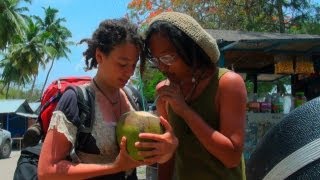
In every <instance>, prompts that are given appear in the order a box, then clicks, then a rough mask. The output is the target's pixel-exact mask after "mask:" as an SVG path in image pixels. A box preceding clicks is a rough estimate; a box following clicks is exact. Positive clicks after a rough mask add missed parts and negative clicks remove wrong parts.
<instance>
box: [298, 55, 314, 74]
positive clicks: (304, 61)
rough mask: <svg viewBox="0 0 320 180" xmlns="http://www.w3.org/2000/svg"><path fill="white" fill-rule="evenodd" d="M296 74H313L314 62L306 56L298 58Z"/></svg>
mask: <svg viewBox="0 0 320 180" xmlns="http://www.w3.org/2000/svg"><path fill="white" fill-rule="evenodd" d="M295 73H297V74H312V73H314V67H313V62H312V61H311V60H310V59H309V58H307V57H304V56H299V57H297V58H296V68H295Z"/></svg>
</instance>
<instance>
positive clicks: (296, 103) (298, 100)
mask: <svg viewBox="0 0 320 180" xmlns="http://www.w3.org/2000/svg"><path fill="white" fill-rule="evenodd" d="M305 102H307V98H306V96H304V92H297V93H296V97H295V99H294V106H295V107H296V108H297V107H299V106H301V105H302V104H304V103H305Z"/></svg>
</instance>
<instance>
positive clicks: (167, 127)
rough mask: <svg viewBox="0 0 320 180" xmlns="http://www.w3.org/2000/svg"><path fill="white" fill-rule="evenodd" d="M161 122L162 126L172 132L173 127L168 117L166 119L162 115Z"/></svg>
mask: <svg viewBox="0 0 320 180" xmlns="http://www.w3.org/2000/svg"><path fill="white" fill-rule="evenodd" d="M160 123H161V124H162V126H163V127H164V129H165V130H166V131H169V132H172V127H171V125H170V123H169V122H168V121H167V120H166V119H164V118H163V117H162V116H160Z"/></svg>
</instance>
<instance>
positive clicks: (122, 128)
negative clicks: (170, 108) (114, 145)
mask: <svg viewBox="0 0 320 180" xmlns="http://www.w3.org/2000/svg"><path fill="white" fill-rule="evenodd" d="M116 132H117V140H118V143H119V144H120V148H121V151H123V147H126V150H127V151H128V154H129V155H130V156H131V157H132V158H133V159H135V160H139V161H143V162H144V163H147V164H154V163H163V162H166V161H167V160H169V159H170V157H171V156H172V155H173V153H174V151H175V149H176V147H177V145H178V140H177V138H176V137H175V136H174V134H173V131H172V127H171V126H170V124H169V123H168V122H167V121H166V120H165V119H163V118H162V117H160V118H159V117H157V116H154V115H153V114H151V113H148V112H144V111H131V112H128V113H125V114H123V115H122V116H121V117H120V120H119V121H118V125H117V128H116ZM124 137H126V138H127V139H128V141H127V144H126V146H125V145H124V142H123V138H124ZM121 151H120V153H121Z"/></svg>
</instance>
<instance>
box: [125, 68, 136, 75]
mask: <svg viewBox="0 0 320 180" xmlns="http://www.w3.org/2000/svg"><path fill="white" fill-rule="evenodd" d="M134 70H135V66H129V67H127V68H126V69H125V71H124V72H125V76H126V77H131V76H132V75H133V73H134Z"/></svg>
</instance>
